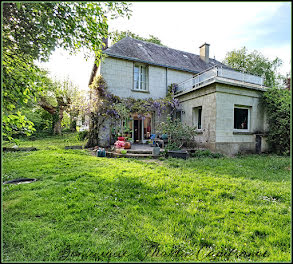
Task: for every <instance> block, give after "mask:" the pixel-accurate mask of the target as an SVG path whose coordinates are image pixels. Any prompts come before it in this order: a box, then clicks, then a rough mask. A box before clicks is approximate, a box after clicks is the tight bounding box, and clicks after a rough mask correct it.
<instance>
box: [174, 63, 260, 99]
mask: <svg viewBox="0 0 293 264" xmlns="http://www.w3.org/2000/svg"><path fill="white" fill-rule="evenodd" d="M213 82H220V83H226V84H232V85H237V86H245V87H248V88H253V89H257V90H263V91H264V90H265V86H264V78H263V77H261V76H257V75H252V74H249V73H244V72H239V71H236V70H230V69H226V68H222V67H219V66H214V67H212V68H210V69H208V70H206V71H203V72H201V73H199V74H197V75H195V76H193V77H192V78H190V79H187V80H186V81H183V82H181V83H179V84H178V88H177V90H176V95H182V94H185V93H189V92H191V91H193V90H196V89H199V88H201V87H203V86H206V85H208V84H211V83H213Z"/></svg>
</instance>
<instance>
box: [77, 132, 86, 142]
mask: <svg viewBox="0 0 293 264" xmlns="http://www.w3.org/2000/svg"><path fill="white" fill-rule="evenodd" d="M88 135H89V132H88V130H84V131H80V132H78V133H77V135H76V138H77V139H78V140H79V141H84V140H85V139H87V138H88Z"/></svg>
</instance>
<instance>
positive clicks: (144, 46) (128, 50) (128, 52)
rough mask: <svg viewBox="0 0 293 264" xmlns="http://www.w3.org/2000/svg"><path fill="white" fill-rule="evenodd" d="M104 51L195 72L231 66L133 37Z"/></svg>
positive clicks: (127, 58)
mask: <svg viewBox="0 0 293 264" xmlns="http://www.w3.org/2000/svg"><path fill="white" fill-rule="evenodd" d="M103 52H104V53H105V54H107V55H108V56H110V57H115V58H121V59H126V60H131V61H137V62H142V63H146V64H151V65H156V66H162V67H167V68H171V69H175V70H181V71H186V72H191V73H195V74H196V73H199V72H202V71H204V70H206V69H208V68H210V67H213V66H216V65H218V66H222V67H224V68H230V67H228V66H226V65H224V64H223V63H221V62H219V61H217V60H215V59H212V58H210V59H209V63H206V62H204V61H203V60H202V59H201V58H200V56H199V55H196V54H193V53H189V52H185V51H181V50H176V49H171V48H168V47H165V46H161V45H158V44H154V43H150V42H146V41H142V40H138V39H134V38H131V37H125V38H123V39H121V40H120V41H118V42H117V43H115V44H114V45H113V46H111V47H109V48H107V49H106V50H104V51H103ZM95 71H96V67H94V69H93V73H94V72H95ZM92 78H93V75H92V76H91V79H90V83H91V81H92Z"/></svg>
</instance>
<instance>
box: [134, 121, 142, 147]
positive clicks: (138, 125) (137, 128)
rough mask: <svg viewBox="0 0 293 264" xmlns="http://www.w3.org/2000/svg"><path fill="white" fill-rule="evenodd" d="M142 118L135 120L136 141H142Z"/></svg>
mask: <svg viewBox="0 0 293 264" xmlns="http://www.w3.org/2000/svg"><path fill="white" fill-rule="evenodd" d="M141 124H142V122H141V120H133V128H134V142H140V141H141V139H142V138H141Z"/></svg>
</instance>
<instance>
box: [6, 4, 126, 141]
mask: <svg viewBox="0 0 293 264" xmlns="http://www.w3.org/2000/svg"><path fill="white" fill-rule="evenodd" d="M129 6H130V4H128V3H125V2H117V3H116V2H96V3H89V2H42V3H40V2H30V3H28V2H16V3H12V2H10V3H4V4H3V28H2V29H3V31H2V41H3V42H2V44H3V45H2V46H3V50H2V54H3V58H2V59H3V60H2V65H3V114H4V116H6V118H5V123H3V133H4V136H7V137H8V138H11V139H12V137H13V135H12V134H11V132H12V131H14V130H13V129H9V128H10V127H15V124H16V123H17V124H18V125H17V126H16V127H17V129H18V132H19V133H22V132H21V131H20V130H23V132H24V133H26V134H27V135H29V134H30V132H29V131H32V130H31V129H30V126H31V123H28V122H25V120H26V119H25V118H24V116H23V115H22V114H20V111H19V109H18V108H20V107H23V106H25V105H26V104H28V103H29V102H31V101H32V99H35V100H36V97H37V96H38V94H39V93H40V92H41V91H42V90H43V89H44V83H43V82H45V83H46V73H45V72H44V71H42V70H41V69H39V68H38V67H37V66H36V65H35V61H34V60H42V61H45V60H48V58H49V56H50V54H51V53H52V51H53V50H54V49H55V48H56V47H62V48H65V49H66V50H69V51H70V52H74V51H78V50H81V49H83V50H86V49H88V50H90V51H94V52H95V54H96V57H97V58H100V55H101V45H102V38H103V37H107V35H108V31H107V29H108V18H111V19H112V18H115V17H117V16H122V17H123V16H128V17H129V15H130V10H129ZM88 56H89V54H86V57H88ZM9 115H10V117H9ZM17 119H18V120H17ZM10 121H11V122H13V123H11V124H9V123H7V122H10ZM7 129H8V130H7ZM18 132H17V133H18Z"/></svg>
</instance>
